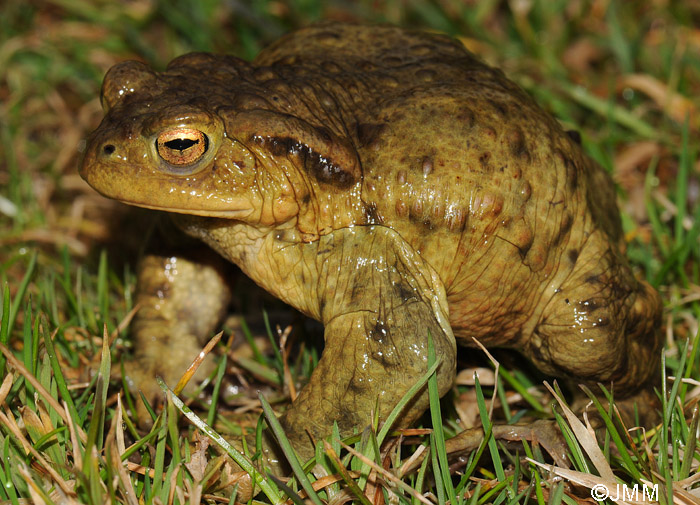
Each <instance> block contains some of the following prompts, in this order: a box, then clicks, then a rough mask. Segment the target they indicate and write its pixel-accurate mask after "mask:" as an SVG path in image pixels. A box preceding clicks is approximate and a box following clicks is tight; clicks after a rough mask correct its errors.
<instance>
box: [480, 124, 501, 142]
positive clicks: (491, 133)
mask: <svg viewBox="0 0 700 505" xmlns="http://www.w3.org/2000/svg"><path fill="white" fill-rule="evenodd" d="M481 134H482V135H483V136H484V138H487V139H490V140H496V137H497V136H498V135H497V134H496V130H494V129H493V128H491V127H490V126H486V127H484V128H482V130H481Z"/></svg>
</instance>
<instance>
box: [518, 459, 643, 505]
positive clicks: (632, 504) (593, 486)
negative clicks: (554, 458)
mask: <svg viewBox="0 0 700 505" xmlns="http://www.w3.org/2000/svg"><path fill="white" fill-rule="evenodd" d="M525 459H526V460H527V461H529V462H530V463H532V464H534V465H537V466H539V467H540V468H544V469H546V470H547V471H549V472H552V473H553V474H555V475H558V476H559V477H563V478H565V479H567V480H569V481H571V482H573V483H575V484H578V485H580V486H584V487H586V488H588V489H590V490H591V492H592V493H593V492H596V491H597V492H599V493H601V495H602V494H607V493H608V492H611V491H613V490H615V491H614V492H613V493H612V494H616V495H617V496H618V497H619V496H624V495H622V494H621V493H617V490H619V487H620V484H618V483H617V481H616V480H615V478H614V476H613V479H612V480H610V479H604V478H601V477H598V476H596V475H593V474H590V473H583V472H577V471H576V470H569V469H567V468H560V467H558V466H554V465H546V464H544V463H540V462H538V461H535V460H534V459H531V458H525ZM601 495H598V496H601ZM636 495H637V496H638V495H639V493H637V494H636ZM642 496H643V494H642ZM604 499H605V498H603V500H604ZM615 503H619V504H622V505H645V504H651V503H656V502H653V501H648V500H644V499H643V500H622V499H620V500H615Z"/></svg>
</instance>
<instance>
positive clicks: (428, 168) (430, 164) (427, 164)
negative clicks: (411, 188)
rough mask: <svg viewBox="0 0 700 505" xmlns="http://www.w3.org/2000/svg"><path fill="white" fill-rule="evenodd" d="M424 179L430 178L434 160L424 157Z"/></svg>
mask: <svg viewBox="0 0 700 505" xmlns="http://www.w3.org/2000/svg"><path fill="white" fill-rule="evenodd" d="M422 167H423V177H428V175H430V172H432V171H433V160H432V159H431V158H430V157H429V156H424V157H423V161H422Z"/></svg>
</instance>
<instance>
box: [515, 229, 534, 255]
mask: <svg viewBox="0 0 700 505" xmlns="http://www.w3.org/2000/svg"><path fill="white" fill-rule="evenodd" d="M519 238H520V241H519V242H518V243H517V248H518V252H519V253H520V258H521V259H523V260H524V259H525V256H527V253H528V252H530V248H531V247H532V243H533V242H534V240H535V237H534V235H533V234H532V232H531V231H530V230H528V229H526V230H524V232H523V233H522V234H521V236H520V237H519Z"/></svg>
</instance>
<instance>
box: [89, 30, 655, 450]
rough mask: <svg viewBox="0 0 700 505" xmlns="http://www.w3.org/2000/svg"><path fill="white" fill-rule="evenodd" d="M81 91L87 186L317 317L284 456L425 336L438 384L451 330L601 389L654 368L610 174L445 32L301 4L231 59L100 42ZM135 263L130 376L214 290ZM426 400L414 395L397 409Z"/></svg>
mask: <svg viewBox="0 0 700 505" xmlns="http://www.w3.org/2000/svg"><path fill="white" fill-rule="evenodd" d="M102 102H103V105H104V108H105V111H106V115H105V118H104V120H103V122H102V124H101V125H100V126H99V128H98V129H97V130H96V131H95V132H94V133H93V134H92V136H91V137H90V139H89V143H88V147H87V151H86V154H85V157H84V161H83V163H82V167H81V174H82V176H83V177H84V178H85V179H86V180H87V181H88V183H89V184H90V185H92V186H93V187H94V188H95V189H97V190H98V191H99V192H100V193H102V194H104V195H106V196H108V197H110V198H115V199H118V200H121V201H123V202H126V203H129V204H132V205H138V206H141V207H147V208H152V209H160V210H164V211H167V212H170V213H172V214H173V217H174V219H175V221H176V222H177V223H178V225H179V226H180V227H181V228H182V229H183V230H184V231H185V232H187V233H188V234H189V235H192V236H194V237H197V238H199V239H201V240H202V241H203V242H204V243H206V244H208V245H209V246H210V247H211V248H213V249H214V250H215V251H217V252H218V253H219V254H220V255H221V256H222V257H224V258H226V259H227V260H229V261H231V262H233V263H235V264H236V265H238V266H239V267H240V268H241V270H243V272H245V273H246V274H247V275H248V276H250V277H251V278H252V279H253V280H254V281H255V282H257V283H258V284H259V285H260V286H262V287H263V288H265V289H266V290H268V291H269V292H270V293H273V294H274V295H276V296H277V297H279V298H281V299H282V300H284V301H285V302H287V303H288V304H290V305H292V306H294V307H296V308H297V309H299V310H300V311H302V312H303V313H305V314H307V315H309V316H310V317H313V318H315V319H317V320H319V321H321V322H322V323H323V324H324V326H325V349H324V351H323V356H322V358H321V360H320V362H319V364H318V367H317V368H316V370H315V371H314V373H313V375H312V377H311V380H310V382H309V383H308V384H307V385H306V386H305V387H304V388H303V390H302V391H301V393H300V395H299V397H298V398H297V400H296V401H295V402H294V404H293V405H292V406H291V407H290V408H289V409H288V410H287V411H286V412H285V413H284V415H283V416H282V418H281V421H282V423H283V425H284V426H285V427H286V428H287V432H288V434H289V435H290V438H291V440H292V441H293V442H294V443H295V444H296V446H297V448H298V449H299V451H300V452H301V453H302V455H309V451H310V444H309V440H308V437H307V434H306V433H305V430H308V431H309V432H310V433H311V434H312V435H314V436H316V437H323V436H325V435H328V434H329V433H330V430H331V427H332V424H333V422H337V423H338V424H339V426H340V429H341V432H343V433H348V432H351V431H352V430H353V429H356V428H359V427H362V426H364V425H366V424H367V423H369V422H370V419H371V412H372V410H373V409H374V408H375V406H376V405H378V406H379V410H380V412H379V414H380V415H386V414H387V413H388V412H389V410H390V409H391V408H392V407H393V406H394V404H395V403H396V401H397V400H398V399H399V398H400V397H401V396H402V395H403V394H404V393H405V392H406V390H407V389H408V388H409V387H410V386H411V385H412V384H413V383H414V381H415V380H416V378H417V377H418V376H419V375H420V374H422V373H424V372H425V370H426V367H427V364H426V363H427V352H428V334H430V335H432V338H433V340H434V345H435V349H436V353H437V356H438V357H439V359H441V360H442V364H441V366H440V368H439V370H438V373H437V376H438V381H439V389H440V393H441V394H443V393H445V392H446V391H447V390H448V389H449V388H450V387H451V385H452V381H453V377H454V374H455V352H456V351H455V346H456V343H460V344H463V345H467V346H470V345H473V340H472V338H476V339H478V340H479V341H480V342H481V343H483V344H484V345H486V346H502V347H511V348H515V349H518V350H520V351H521V352H522V353H523V354H524V355H526V356H527V357H528V358H529V359H531V360H532V361H533V362H534V363H535V364H536V365H537V366H539V367H540V368H541V369H542V370H543V371H545V372H546V373H549V374H552V375H555V376H559V377H569V378H574V379H576V380H577V381H580V382H583V383H586V384H595V383H596V382H606V383H609V382H611V381H612V382H614V387H615V392H616V394H617V395H618V396H623V395H626V394H630V393H632V392H634V391H635V390H636V389H637V388H639V387H640V386H641V385H642V384H644V383H645V382H647V380H648V379H649V377H650V375H651V374H652V372H653V370H654V368H655V363H656V359H655V358H656V354H657V352H658V350H659V348H660V344H661V338H660V331H659V325H660V308H661V304H660V301H659V298H658V295H657V294H656V292H655V291H654V290H653V289H651V288H650V286H649V285H648V284H646V283H645V282H643V281H639V280H636V279H635V278H634V276H633V275H632V273H631V270H630V267H629V266H628V264H627V261H626V260H625V257H624V255H623V253H622V252H621V250H622V246H623V238H622V233H621V226H620V220H619V215H618V211H617V208H616V205H615V192H614V188H613V184H612V182H611V179H610V178H609V176H608V175H607V174H606V173H605V172H604V171H603V170H602V169H601V168H600V167H599V166H598V165H596V164H595V163H594V162H593V161H592V160H591V159H589V158H588V157H586V156H585V155H584V154H583V152H582V150H581V147H580V146H579V145H578V143H577V141H576V139H575V138H574V137H575V136H573V135H569V134H567V132H565V131H564V130H563V129H562V128H561V127H560V125H559V124H558V123H557V121H555V120H554V119H553V118H552V117H551V116H550V115H549V114H547V113H545V112H544V111H543V110H542V109H541V108H540V107H538V106H537V105H536V104H535V103H534V101H533V100H532V99H531V98H530V97H529V96H528V95H527V94H526V93H525V92H523V91H522V90H521V89H520V88H519V87H518V86H516V85H515V84H513V83H512V82H511V81H509V80H508V79H506V78H505V77H504V75H503V74H502V73H501V72H500V71H499V70H496V69H493V68H490V67H488V66H487V65H485V64H483V63H482V62H480V61H478V60H477V59H476V58H475V57H474V56H473V55H471V54H470V53H469V52H467V51H466V50H465V49H464V48H463V47H462V45H461V44H460V43H459V42H457V41H455V40H453V39H451V38H448V37H446V36H440V35H434V34H428V33H422V32H416V31H407V30H403V29H399V28H394V27H387V26H365V25H352V24H322V25H317V26H312V27H310V28H307V29H303V30H300V31H298V32H295V33H292V34H290V35H288V36H286V37H283V38H282V39H280V40H279V41H277V42H276V43H274V44H273V45H272V46H270V47H268V48H267V49H265V50H264V51H263V52H262V53H260V55H259V56H258V57H257V58H256V59H255V60H254V61H253V62H252V63H249V62H246V61H243V60H241V59H238V58H234V57H230V56H217V55H212V54H201V53H196V54H189V55H185V56H182V57H180V58H177V59H175V60H174V61H172V62H171V63H170V65H168V68H167V69H166V70H165V71H164V72H160V73H157V72H154V71H152V70H151V69H149V68H148V67H147V66H145V65H144V64H142V63H138V62H133V61H132V62H125V63H121V64H119V65H117V66H115V67H113V68H112V69H111V70H110V71H109V73H108V74H107V76H106V77H105V81H104V85H103V88H102ZM139 283H140V286H139V289H140V291H139V293H140V294H139V300H140V302H141V303H142V305H143V308H142V310H141V312H139V314H138V316H137V320H136V322H135V330H134V331H135V334H136V339H137V342H138V349H137V352H138V353H139V362H138V366H137V367H135V368H134V367H132V370H133V373H134V375H136V377H135V378H136V380H137V382H139V384H140V385H141V386H142V387H144V386H145V387H146V388H147V390H148V391H153V388H152V386H149V385H148V381H147V380H146V379H145V377H152V376H154V375H156V374H157V373H159V374H161V375H164V376H165V377H166V378H167V379H169V380H170V381H171V382H172V380H173V378H174V377H177V376H179V374H180V373H181V372H182V369H183V368H184V366H185V365H186V364H187V363H188V362H189V360H191V359H192V357H193V356H194V355H196V353H197V352H198V349H199V348H198V345H197V344H196V341H197V339H198V338H201V337H202V336H206V335H208V334H210V332H211V331H212V330H213V328H214V327H215V326H216V324H217V322H218V320H219V318H220V316H221V315H222V312H223V311H224V309H225V306H226V303H227V300H228V294H227V289H226V287H225V282H224V279H222V276H221V274H220V270H219V269H218V268H217V267H216V266H215V265H213V264H212V262H211V261H209V262H207V263H206V266H202V265H200V264H198V263H197V262H192V261H186V260H184V259H182V258H177V257H147V258H146V259H145V260H144V261H143V263H142V267H141V270H140V274H139ZM426 407H427V394H423V395H420V396H419V397H418V398H416V399H415V401H414V402H413V404H411V405H410V407H409V408H408V409H407V411H406V412H405V414H404V416H403V417H402V419H401V425H408V424H410V423H412V422H413V421H414V420H415V419H416V418H417V417H418V416H419V415H420V414H421V413H422V412H423V411H424V410H425V409H426Z"/></svg>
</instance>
